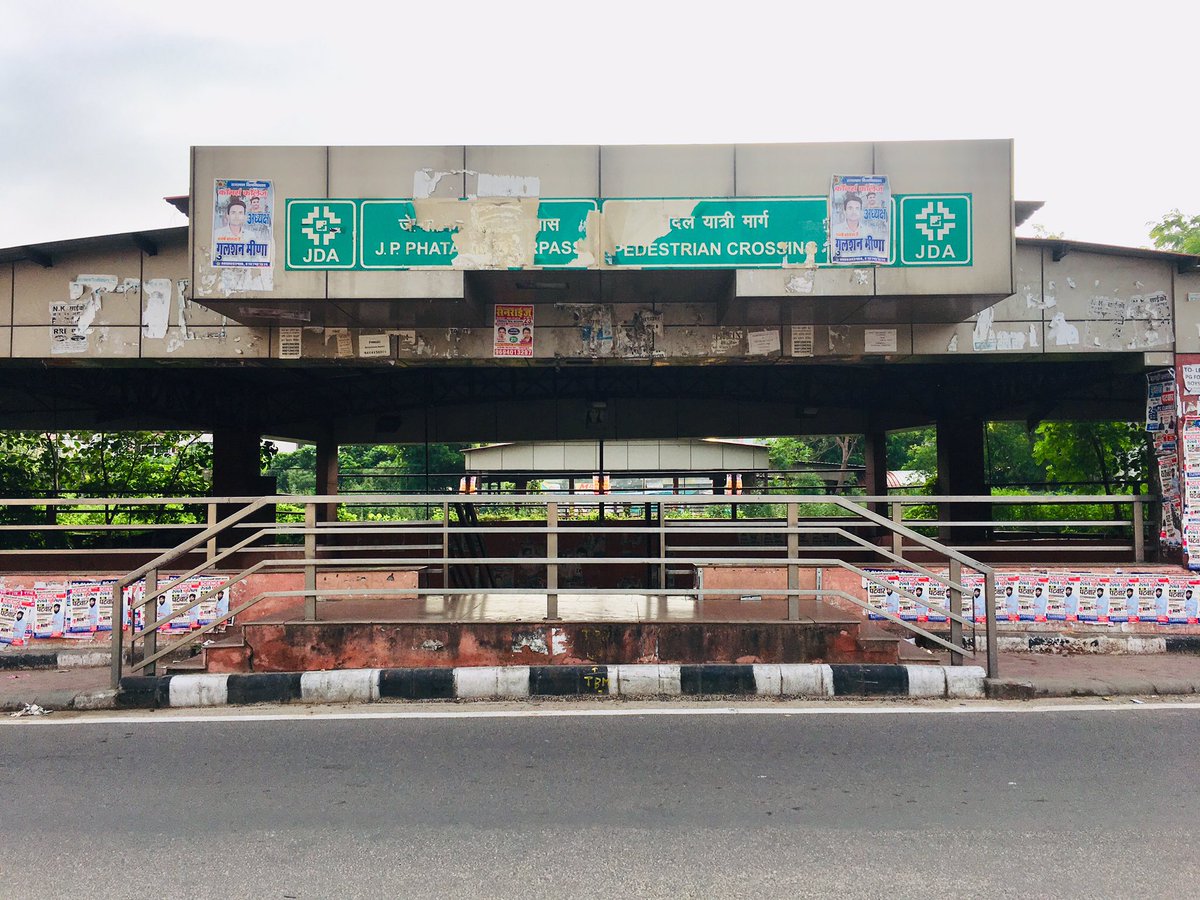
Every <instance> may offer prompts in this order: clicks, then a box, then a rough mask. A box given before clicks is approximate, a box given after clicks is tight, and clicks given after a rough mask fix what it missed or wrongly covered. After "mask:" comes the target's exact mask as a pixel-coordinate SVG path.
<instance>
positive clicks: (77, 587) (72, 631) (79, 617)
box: [64, 581, 96, 637]
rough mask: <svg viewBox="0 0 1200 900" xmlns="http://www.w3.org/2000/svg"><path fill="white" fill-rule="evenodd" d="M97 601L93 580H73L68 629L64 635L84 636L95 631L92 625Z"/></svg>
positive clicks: (68, 604) (68, 588) (69, 593)
mask: <svg viewBox="0 0 1200 900" xmlns="http://www.w3.org/2000/svg"><path fill="white" fill-rule="evenodd" d="M95 603H96V595H95V594H94V593H93V592H92V582H90V581H72V582H71V583H70V584H69V585H68V587H67V630H66V633H65V635H64V636H67V637H84V636H86V635H90V634H91V633H92V632H93V631H95V628H93V627H92V612H93V610H94V609H95Z"/></svg>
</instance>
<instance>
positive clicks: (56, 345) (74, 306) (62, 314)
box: [50, 300, 88, 355]
mask: <svg viewBox="0 0 1200 900" xmlns="http://www.w3.org/2000/svg"><path fill="white" fill-rule="evenodd" d="M85 305H86V304H85V302H84V301H82V300H77V301H74V302H69V303H68V302H59V301H56V302H53V303H51V304H50V352H51V353H53V354H55V355H57V354H60V353H86V352H87V350H88V336H87V334H84V333H80V332H79V331H78V329H77V327H76V326H77V325H78V323H79V317H80V315H82V314H83V310H84V307H85Z"/></svg>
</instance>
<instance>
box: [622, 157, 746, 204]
mask: <svg viewBox="0 0 1200 900" xmlns="http://www.w3.org/2000/svg"><path fill="white" fill-rule="evenodd" d="M733 167H734V148H733V145H732V144H703V145H678V146H668V145H659V146H637V147H635V146H609V147H601V148H600V195H601V196H602V197H605V198H613V197H732V196H734V168H733Z"/></svg>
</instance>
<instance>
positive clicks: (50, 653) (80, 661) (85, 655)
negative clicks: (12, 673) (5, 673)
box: [0, 647, 112, 669]
mask: <svg viewBox="0 0 1200 900" xmlns="http://www.w3.org/2000/svg"><path fill="white" fill-rule="evenodd" d="M111 662H112V652H111V651H110V650H107V649H105V650H100V649H96V648H91V647H79V648H74V647H69V648H66V649H63V650H22V649H18V650H7V651H5V652H4V653H0V669H77V668H82V667H85V666H86V667H94V668H98V667H100V666H107V665H108V664H109V663H111Z"/></svg>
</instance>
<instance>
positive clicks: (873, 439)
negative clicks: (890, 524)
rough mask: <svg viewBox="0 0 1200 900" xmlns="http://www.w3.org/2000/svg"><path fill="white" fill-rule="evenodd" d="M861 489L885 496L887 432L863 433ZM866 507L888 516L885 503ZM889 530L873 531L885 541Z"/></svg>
mask: <svg viewBox="0 0 1200 900" xmlns="http://www.w3.org/2000/svg"><path fill="white" fill-rule="evenodd" d="M863 464H864V468H865V470H866V471H864V472H863V485H862V486H863V490H865V491H866V492H867V494H869V495H871V496H876V497H886V496H887V492H888V490H887V474H888V460H887V432H886V431H879V430H875V431H868V432H867V433H866V434H864V435H863ZM867 509H869V510H870V511H871V512H873V513H876V514H877V515H881V516H890V515H891V511H890V510H889V509H888V504H886V503H868V504H867ZM888 534H889V532H887V531H886V530H885V529H883V528H882V527H880V528H878V529H877V530H876V531H875V535H876V538H877V539H879V540H883V541H885V542H886V541H887V538H888Z"/></svg>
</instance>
